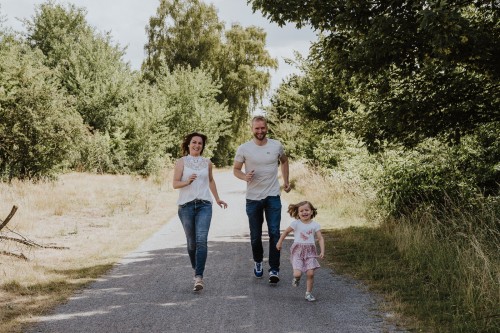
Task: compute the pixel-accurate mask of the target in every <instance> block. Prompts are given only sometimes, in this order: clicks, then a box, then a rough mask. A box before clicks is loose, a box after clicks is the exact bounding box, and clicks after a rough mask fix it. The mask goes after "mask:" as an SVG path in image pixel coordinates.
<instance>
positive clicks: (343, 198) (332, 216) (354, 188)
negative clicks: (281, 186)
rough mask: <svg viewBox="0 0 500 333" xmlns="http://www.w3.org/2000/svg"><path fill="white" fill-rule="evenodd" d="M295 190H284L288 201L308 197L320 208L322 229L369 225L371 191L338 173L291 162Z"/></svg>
mask: <svg viewBox="0 0 500 333" xmlns="http://www.w3.org/2000/svg"><path fill="white" fill-rule="evenodd" d="M290 183H291V184H292V188H293V189H292V191H290V193H284V192H283V193H284V194H283V196H284V199H285V200H286V201H287V202H288V203H296V202H299V201H302V200H308V201H310V202H312V204H313V205H315V207H316V208H317V209H318V218H317V220H318V221H319V222H320V224H321V228H323V229H339V228H347V227H352V226H367V225H370V224H371V223H370V222H368V219H367V216H366V214H367V210H366V207H367V206H368V201H369V193H365V192H364V191H363V190H362V188H361V186H360V184H359V183H357V182H356V181H354V180H351V179H347V177H345V176H343V175H342V174H339V173H333V172H332V173H329V174H328V175H325V174H321V173H320V172H318V171H314V170H313V169H311V168H309V167H307V165H305V164H304V163H301V162H295V163H292V164H291V165H290Z"/></svg>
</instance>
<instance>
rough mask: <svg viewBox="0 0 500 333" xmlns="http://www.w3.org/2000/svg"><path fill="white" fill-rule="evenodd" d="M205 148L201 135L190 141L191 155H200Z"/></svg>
mask: <svg viewBox="0 0 500 333" xmlns="http://www.w3.org/2000/svg"><path fill="white" fill-rule="evenodd" d="M202 149H203V139H202V138H201V137H199V136H193V137H192V138H191V141H190V142H189V155H191V156H200V155H201V151H202Z"/></svg>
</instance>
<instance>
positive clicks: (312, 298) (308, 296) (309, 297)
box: [306, 293, 316, 302]
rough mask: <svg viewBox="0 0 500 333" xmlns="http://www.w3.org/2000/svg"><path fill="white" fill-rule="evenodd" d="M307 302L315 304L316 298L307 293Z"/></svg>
mask: <svg viewBox="0 0 500 333" xmlns="http://www.w3.org/2000/svg"><path fill="white" fill-rule="evenodd" d="M306 300H307V301H309V302H314V301H315V300H316V298H314V296H313V295H312V294H311V293H306Z"/></svg>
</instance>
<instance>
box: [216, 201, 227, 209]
mask: <svg viewBox="0 0 500 333" xmlns="http://www.w3.org/2000/svg"><path fill="white" fill-rule="evenodd" d="M216 202H217V204H218V205H219V207H220V208H224V209H226V208H227V203H226V202H225V201H222V200H220V199H219V200H217V201H216Z"/></svg>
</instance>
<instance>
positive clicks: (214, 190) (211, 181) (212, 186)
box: [208, 162, 227, 208]
mask: <svg viewBox="0 0 500 333" xmlns="http://www.w3.org/2000/svg"><path fill="white" fill-rule="evenodd" d="M208 186H209V187H210V192H212V195H213V196H214V199H215V202H217V204H218V205H219V206H220V207H221V208H227V203H225V202H224V201H222V200H221V199H220V198H219V193H218V192H217V185H216V184H215V180H214V177H213V174H212V162H208Z"/></svg>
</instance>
